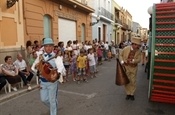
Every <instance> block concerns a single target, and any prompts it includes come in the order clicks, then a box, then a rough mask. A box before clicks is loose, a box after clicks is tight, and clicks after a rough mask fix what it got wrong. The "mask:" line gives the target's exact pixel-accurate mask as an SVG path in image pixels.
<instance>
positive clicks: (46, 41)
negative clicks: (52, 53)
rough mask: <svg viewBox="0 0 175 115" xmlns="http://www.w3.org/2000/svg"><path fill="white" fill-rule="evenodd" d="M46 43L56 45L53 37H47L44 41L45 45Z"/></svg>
mask: <svg viewBox="0 0 175 115" xmlns="http://www.w3.org/2000/svg"><path fill="white" fill-rule="evenodd" d="M44 45H54V43H53V40H52V38H45V39H44V41H43V46H44Z"/></svg>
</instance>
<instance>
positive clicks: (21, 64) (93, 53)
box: [0, 39, 116, 91]
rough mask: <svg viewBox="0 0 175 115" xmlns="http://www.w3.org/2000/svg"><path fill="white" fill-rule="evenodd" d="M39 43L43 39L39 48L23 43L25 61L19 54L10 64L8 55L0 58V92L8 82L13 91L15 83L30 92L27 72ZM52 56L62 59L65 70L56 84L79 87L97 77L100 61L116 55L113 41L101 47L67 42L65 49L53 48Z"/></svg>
mask: <svg viewBox="0 0 175 115" xmlns="http://www.w3.org/2000/svg"><path fill="white" fill-rule="evenodd" d="M43 41H44V39H43V40H42V41H41V44H40V43H39V41H37V40H35V41H34V42H33V43H32V42H31V41H30V40H29V41H27V42H26V57H27V58H26V59H24V58H23V56H22V54H21V53H17V56H16V60H15V61H14V62H13V58H12V56H10V55H8V56H6V57H5V58H4V61H5V63H4V64H2V65H1V66H0V82H1V83H0V90H1V89H2V88H3V87H4V86H5V85H6V82H8V83H10V84H11V86H12V87H11V88H12V90H13V91H17V90H18V89H17V83H20V82H21V81H22V82H23V83H24V86H26V88H27V89H28V90H31V89H32V88H31V85H30V82H31V80H32V78H33V76H34V75H35V72H33V71H32V70H31V67H32V65H33V63H34V61H35V60H36V58H37V57H38V56H39V55H41V54H42V52H43V50H44V48H43V46H42V42H43ZM53 52H54V53H55V54H56V55H57V56H60V57H61V58H62V60H63V64H64V68H65V72H63V75H62V76H61V77H60V79H59V82H60V83H66V82H68V81H70V80H71V79H72V81H75V82H77V83H78V84H79V83H80V82H81V81H84V82H88V78H94V77H97V75H96V73H97V72H98V69H97V65H102V63H103V59H104V60H105V61H107V60H109V61H110V59H111V58H112V57H114V56H115V54H116V48H115V45H114V42H113V41H112V42H111V44H110V45H109V44H108V42H105V43H104V42H101V41H97V39H95V40H93V41H92V42H90V41H85V42H84V43H79V42H78V40H75V41H71V40H69V41H68V42H67V44H66V45H64V42H59V43H58V44H57V45H54V50H53ZM11 76H13V77H11ZM70 78H71V79H70Z"/></svg>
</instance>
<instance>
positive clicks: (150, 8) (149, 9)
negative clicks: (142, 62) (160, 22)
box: [146, 6, 153, 79]
mask: <svg viewBox="0 0 175 115" xmlns="http://www.w3.org/2000/svg"><path fill="white" fill-rule="evenodd" d="M148 14H150V18H149V39H148V40H149V44H148V62H147V64H146V68H147V70H148V74H147V79H149V78H150V66H151V43H152V42H151V38H152V14H153V6H150V7H149V8H148Z"/></svg>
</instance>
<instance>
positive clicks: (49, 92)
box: [31, 38, 64, 115]
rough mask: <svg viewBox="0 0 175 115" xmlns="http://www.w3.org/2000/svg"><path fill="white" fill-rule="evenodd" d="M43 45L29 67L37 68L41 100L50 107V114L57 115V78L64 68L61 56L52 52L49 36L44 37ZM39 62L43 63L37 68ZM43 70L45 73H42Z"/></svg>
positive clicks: (51, 42)
mask: <svg viewBox="0 0 175 115" xmlns="http://www.w3.org/2000/svg"><path fill="white" fill-rule="evenodd" d="M43 46H44V51H43V53H42V54H41V55H40V56H38V57H37V59H36V60H35V62H34V63H33V65H32V68H31V69H32V70H33V71H36V70H37V69H38V70H39V71H40V76H39V78H40V87H41V89H40V97H41V101H42V102H43V103H44V104H45V105H46V106H48V107H49V108H50V115H57V114H58V112H57V110H58V102H57V93H58V79H59V76H60V74H62V72H63V70H64V65H63V61H62V58H60V57H56V56H55V53H54V52H53V49H54V43H53V40H52V39H51V38H45V39H44V41H43ZM40 58H42V59H40ZM41 61H43V62H41ZM45 63H47V64H49V65H50V66H51V68H52V70H51V68H50V67H49V68H46V67H47V66H46V65H45ZM39 64H41V65H42V64H43V65H42V66H43V67H39V68H38V65H39ZM42 69H43V70H42ZM41 71H42V72H41ZM46 71H47V72H46ZM52 71H54V72H52ZM44 72H45V74H43V73H44ZM49 72H50V73H49ZM47 74H49V75H47ZM46 76H50V79H49V80H48V79H47V77H46Z"/></svg>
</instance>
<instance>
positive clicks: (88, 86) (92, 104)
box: [0, 60, 175, 115]
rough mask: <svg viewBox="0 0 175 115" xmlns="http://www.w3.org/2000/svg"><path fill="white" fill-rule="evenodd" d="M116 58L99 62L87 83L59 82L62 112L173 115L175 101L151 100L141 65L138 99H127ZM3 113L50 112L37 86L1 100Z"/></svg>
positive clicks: (76, 114)
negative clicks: (94, 75) (117, 75)
mask: <svg viewBox="0 0 175 115" xmlns="http://www.w3.org/2000/svg"><path fill="white" fill-rule="evenodd" d="M115 63H116V62H115V60H112V61H110V62H104V64H103V65H102V66H99V71H100V72H99V73H98V77H97V78H93V79H89V82H88V83H80V84H79V85H78V84H76V83H75V82H72V81H70V82H69V83H66V84H62V85H59V115H174V113H175V109H174V107H175V105H172V104H164V103H154V102H149V101H148V98H147V97H148V96H147V95H148V94H147V92H148V80H147V79H146V74H145V73H144V67H143V66H141V65H139V72H138V82H137V90H136V94H135V98H136V100H135V101H131V100H128V101H126V100H125V92H124V88H123V87H119V86H116V85H115ZM0 115H49V110H48V108H47V107H46V106H44V105H43V104H42V103H41V102H40V98H39V91H38V89H36V90H33V91H31V92H28V93H25V94H22V95H20V96H17V97H15V98H13V99H11V100H9V101H5V102H2V103H1V104H0Z"/></svg>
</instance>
